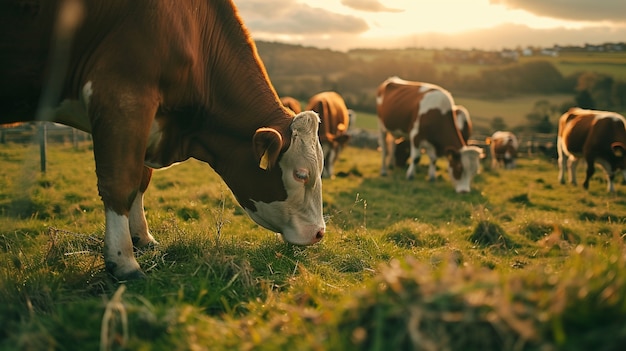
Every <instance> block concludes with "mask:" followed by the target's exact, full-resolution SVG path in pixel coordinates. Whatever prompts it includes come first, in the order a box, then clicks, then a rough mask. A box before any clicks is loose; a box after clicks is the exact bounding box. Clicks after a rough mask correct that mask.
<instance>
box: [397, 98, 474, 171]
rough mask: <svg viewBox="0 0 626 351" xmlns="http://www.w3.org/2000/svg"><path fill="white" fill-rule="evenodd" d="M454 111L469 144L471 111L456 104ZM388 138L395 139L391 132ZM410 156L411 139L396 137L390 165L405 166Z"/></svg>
mask: <svg viewBox="0 0 626 351" xmlns="http://www.w3.org/2000/svg"><path fill="white" fill-rule="evenodd" d="M454 111H455V112H456V127H457V128H458V129H459V131H460V132H461V136H462V137H463V141H465V143H466V144H467V141H468V140H469V137H470V136H471V135H472V120H471V118H470V114H469V111H467V108H465V106H463V105H454ZM387 138H392V139H395V138H393V136H392V135H391V134H388V135H387ZM409 156H411V144H410V143H409V141H408V140H406V139H404V138H400V139H395V150H394V153H393V157H394V159H393V160H392V161H391V162H390V163H389V166H392V165H395V166H397V167H404V166H406V163H407V160H408V159H409Z"/></svg>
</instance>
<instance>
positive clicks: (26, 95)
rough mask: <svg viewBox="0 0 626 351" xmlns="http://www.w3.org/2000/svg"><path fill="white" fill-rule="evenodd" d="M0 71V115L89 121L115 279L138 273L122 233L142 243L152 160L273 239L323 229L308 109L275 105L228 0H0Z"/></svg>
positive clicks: (83, 125)
mask: <svg viewBox="0 0 626 351" xmlns="http://www.w3.org/2000/svg"><path fill="white" fill-rule="evenodd" d="M57 13H58V14H59V15H58V18H59V19H60V21H58V22H57V21H56V18H57V16H56V14H57ZM73 14H76V16H74V15H73ZM65 24H67V26H65ZM72 25H73V28H72ZM71 29H74V30H71ZM53 32H56V33H57V34H59V35H58V36H56V37H54V38H53V37H52V33H53ZM52 43H58V45H54V46H52ZM65 48H67V50H63V49H65ZM59 53H60V54H59ZM59 57H61V58H63V60H58V58H59ZM59 62H61V65H60V66H59V65H58V64H59ZM59 67H60V68H59ZM0 82H1V83H0V106H2V113H1V114H0V124H2V123H11V122H16V121H26V120H33V119H46V120H52V121H55V122H59V123H63V124H66V125H69V126H72V127H76V128H78V129H80V130H83V131H86V132H89V133H91V134H92V137H93V153H94V159H95V165H96V176H97V187H98V192H99V195H100V197H101V199H102V202H103V205H104V209H105V229H104V261H105V267H106V270H107V271H108V272H110V273H111V274H112V275H113V276H114V277H116V278H118V279H136V278H142V277H144V276H145V274H144V273H143V272H142V270H141V268H140V266H139V264H138V263H137V260H136V259H135V257H134V255H133V246H135V247H144V246H146V245H151V244H156V241H155V239H154V237H153V236H152V235H151V234H150V232H149V230H148V225H147V222H146V217H145V214H144V208H143V196H144V193H145V191H146V189H147V187H148V184H149V182H150V179H151V177H152V172H153V169H156V168H165V167H168V166H171V165H174V164H176V163H179V162H182V161H185V160H187V159H189V158H195V159H198V160H201V161H204V162H206V163H207V164H209V165H210V166H211V167H212V168H213V169H214V170H215V171H216V172H217V173H218V174H219V175H220V176H221V178H222V179H223V180H224V182H225V183H226V184H227V186H228V187H229V188H230V190H231V191H232V193H233V195H234V197H235V198H236V200H237V201H238V203H239V204H240V205H241V206H242V207H243V208H244V209H245V211H246V212H247V214H248V215H249V216H250V217H251V218H252V219H253V220H254V221H255V222H256V223H258V224H259V225H260V226H262V227H264V228H266V229H268V230H270V231H274V232H277V233H280V234H281V235H282V238H283V239H284V240H285V241H287V242H290V243H293V244H298V245H309V244H314V243H316V242H318V241H320V240H321V239H322V237H323V236H324V233H325V228H326V225H325V223H324V218H323V213H322V211H323V209H322V179H321V172H322V166H323V155H322V149H321V145H320V143H319V140H318V128H319V123H320V120H319V116H318V115H317V114H316V113H314V112H311V111H308V112H302V113H300V114H297V115H295V114H294V113H293V112H292V111H290V110H288V109H286V108H284V107H283V105H282V104H281V102H280V100H279V98H278V95H277V93H276V91H275V89H274V87H273V86H272V84H271V82H270V80H269V78H268V75H267V72H266V70H265V67H264V65H263V63H262V61H261V60H260V58H259V56H258V54H257V50H256V45H255V44H254V42H253V40H252V39H251V36H250V35H249V32H248V30H247V29H246V28H245V26H244V25H243V22H242V20H241V18H240V16H239V14H238V12H237V10H236V8H235V5H234V4H233V2H232V1H230V0H201V1H193V0H180V1H148V0H107V1H100V0H83V1H82V2H77V1H72V0H69V1H66V2H62V1H59V0H46V1H43V0H41V1H26V0H15V1H8V2H7V1H3V2H2V5H0ZM54 90H56V91H54ZM50 91H54V92H50ZM42 96H43V97H42ZM39 101H43V102H46V101H47V102H49V103H50V105H46V104H44V106H41V107H40V109H39V110H38V109H37V106H38V102H39ZM38 111H39V112H38ZM42 111H43V112H42ZM42 117H43V118H42Z"/></svg>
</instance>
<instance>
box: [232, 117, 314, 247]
mask: <svg viewBox="0 0 626 351" xmlns="http://www.w3.org/2000/svg"><path fill="white" fill-rule="evenodd" d="M319 123H320V120H319V117H318V115H317V114H316V113H315V112H311V111H305V112H302V113H300V114H298V115H296V116H295V117H294V119H293V121H292V122H291V125H290V133H289V134H290V137H291V140H290V141H289V147H288V148H287V149H286V150H285V151H284V152H282V154H281V151H282V150H283V148H284V146H285V145H286V144H285V141H284V140H282V136H281V133H279V132H278V131H277V130H275V129H272V128H260V129H258V130H257V131H256V133H255V135H254V138H253V141H254V151H255V155H256V157H257V160H258V168H257V170H256V171H255V172H254V173H256V174H259V172H261V173H260V174H259V176H260V177H261V178H262V179H266V180H267V181H263V182H260V183H257V184H256V186H258V187H262V188H263V187H265V188H264V189H250V192H251V194H250V198H249V199H240V201H239V202H240V203H241V204H242V206H243V207H244V209H245V210H246V212H247V213H248V215H249V216H250V217H251V218H252V219H253V220H254V221H255V222H257V223H258V224H259V225H261V226H263V227H264V228H266V229H269V230H271V231H274V232H277V233H280V234H281V235H282V237H283V239H284V240H285V241H287V242H290V243H293V244H297V245H309V244H314V243H316V242H318V241H320V240H321V239H322V237H323V236H324V231H325V229H326V226H325V223H324V218H323V214H322V179H321V173H322V167H323V161H324V159H323V155H322V148H321V146H320V143H319V139H318V135H317V133H318V128H319ZM234 161H235V162H236V160H234ZM250 181H253V180H252V179H250ZM277 182H279V188H281V189H278V190H274V191H272V192H274V193H275V194H274V195H275V196H274V197H272V198H270V199H268V198H267V193H268V191H269V190H268V188H271V187H275V186H276V184H277ZM276 198H278V199H276ZM238 199H239V197H238ZM242 200H243V201H242Z"/></svg>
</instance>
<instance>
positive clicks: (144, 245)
mask: <svg viewBox="0 0 626 351" xmlns="http://www.w3.org/2000/svg"><path fill="white" fill-rule="evenodd" d="M141 239H142V238H141V237H139V236H133V237H132V240H133V248H134V249H152V248H154V247H155V246H157V245H159V242H158V241H156V240H154V238H153V237H152V236H150V237H149V239H148V240H141Z"/></svg>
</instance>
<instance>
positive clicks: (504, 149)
mask: <svg viewBox="0 0 626 351" xmlns="http://www.w3.org/2000/svg"><path fill="white" fill-rule="evenodd" d="M487 144H489V150H490V153H491V168H494V169H495V168H497V167H498V166H503V167H504V168H505V169H513V168H515V160H516V159H517V150H518V149H519V142H518V141H517V137H516V136H515V134H513V133H511V132H509V131H497V132H495V133H493V135H492V136H491V137H489V138H487Z"/></svg>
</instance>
